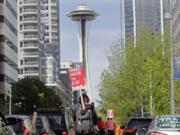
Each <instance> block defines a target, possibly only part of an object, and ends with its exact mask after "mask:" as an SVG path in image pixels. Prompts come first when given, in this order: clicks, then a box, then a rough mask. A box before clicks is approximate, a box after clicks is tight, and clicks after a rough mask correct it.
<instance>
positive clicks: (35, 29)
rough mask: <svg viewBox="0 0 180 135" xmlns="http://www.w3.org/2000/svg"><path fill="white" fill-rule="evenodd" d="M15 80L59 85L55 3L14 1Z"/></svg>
mask: <svg viewBox="0 0 180 135" xmlns="http://www.w3.org/2000/svg"><path fill="white" fill-rule="evenodd" d="M17 5H18V68H19V76H18V77H19V78H20V79H21V78H24V77H27V76H31V77H37V78H40V80H42V81H43V82H44V83H45V84H46V85H47V86H50V87H56V88H57V89H58V87H59V86H58V85H59V62H60V58H59V57H60V41H59V0H18V4H17Z"/></svg>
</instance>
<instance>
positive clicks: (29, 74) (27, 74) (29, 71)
mask: <svg viewBox="0 0 180 135" xmlns="http://www.w3.org/2000/svg"><path fill="white" fill-rule="evenodd" d="M24 75H25V76H39V72H38V71H37V70H27V71H25V72H24Z"/></svg>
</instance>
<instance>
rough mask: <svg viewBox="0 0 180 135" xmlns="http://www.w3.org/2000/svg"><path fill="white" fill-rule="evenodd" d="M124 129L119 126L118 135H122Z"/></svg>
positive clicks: (122, 126)
mask: <svg viewBox="0 0 180 135" xmlns="http://www.w3.org/2000/svg"><path fill="white" fill-rule="evenodd" d="M124 128H125V126H124V125H121V126H120V127H119V135H123V131H124Z"/></svg>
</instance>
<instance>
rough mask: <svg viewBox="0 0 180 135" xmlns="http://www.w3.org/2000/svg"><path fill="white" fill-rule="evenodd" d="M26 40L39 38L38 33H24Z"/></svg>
mask: <svg viewBox="0 0 180 135" xmlns="http://www.w3.org/2000/svg"><path fill="white" fill-rule="evenodd" d="M24 40H38V35H24Z"/></svg>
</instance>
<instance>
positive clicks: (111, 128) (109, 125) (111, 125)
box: [106, 118, 116, 135]
mask: <svg viewBox="0 0 180 135" xmlns="http://www.w3.org/2000/svg"><path fill="white" fill-rule="evenodd" d="M106 129H107V133H108V135H115V133H116V124H115V122H114V120H113V119H112V118H108V119H107V122H106Z"/></svg>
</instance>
